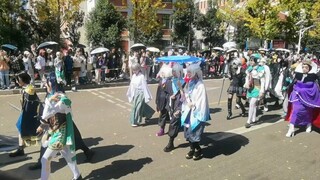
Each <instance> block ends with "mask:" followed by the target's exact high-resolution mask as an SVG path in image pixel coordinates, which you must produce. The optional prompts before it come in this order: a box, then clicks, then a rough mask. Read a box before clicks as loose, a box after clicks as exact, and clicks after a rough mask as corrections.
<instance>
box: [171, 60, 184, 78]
mask: <svg viewBox="0 0 320 180" xmlns="http://www.w3.org/2000/svg"><path fill="white" fill-rule="evenodd" d="M172 72H176V74H177V77H182V76H183V67H182V66H181V65H180V64H178V63H175V64H174V65H173V67H172Z"/></svg>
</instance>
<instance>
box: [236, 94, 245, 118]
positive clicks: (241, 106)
mask: <svg viewBox="0 0 320 180" xmlns="http://www.w3.org/2000/svg"><path fill="white" fill-rule="evenodd" d="M237 104H239V106H240V109H241V111H242V113H241V116H242V117H246V116H247V115H246V108H245V107H244V105H243V104H242V101H241V99H240V97H237Z"/></svg>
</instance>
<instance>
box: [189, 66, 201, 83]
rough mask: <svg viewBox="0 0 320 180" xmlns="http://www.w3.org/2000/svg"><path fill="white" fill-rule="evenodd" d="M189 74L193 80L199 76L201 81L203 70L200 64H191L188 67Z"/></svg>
mask: <svg viewBox="0 0 320 180" xmlns="http://www.w3.org/2000/svg"><path fill="white" fill-rule="evenodd" d="M187 72H190V73H191V78H193V77H195V76H197V77H198V78H199V79H202V70H201V67H200V64H198V63H195V64H190V65H189V66H188V67H187Z"/></svg>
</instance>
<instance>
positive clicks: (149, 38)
mask: <svg viewBox="0 0 320 180" xmlns="http://www.w3.org/2000/svg"><path fill="white" fill-rule="evenodd" d="M131 2H132V12H133V14H132V16H131V17H130V19H129V22H128V27H129V31H130V32H132V33H130V38H131V39H133V41H134V42H135V43H137V42H139V43H144V44H148V45H152V44H154V43H155V42H157V41H158V40H160V39H161V38H162V34H163V33H162V29H163V25H162V24H161V23H160V22H159V18H158V15H157V11H158V10H159V9H161V8H164V4H163V3H162V0H131Z"/></svg>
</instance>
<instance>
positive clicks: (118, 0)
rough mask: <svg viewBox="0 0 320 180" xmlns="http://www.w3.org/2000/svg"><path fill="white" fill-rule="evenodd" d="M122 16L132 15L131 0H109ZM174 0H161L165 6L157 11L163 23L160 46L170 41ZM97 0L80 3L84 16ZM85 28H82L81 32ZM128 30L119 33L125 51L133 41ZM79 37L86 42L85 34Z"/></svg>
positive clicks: (82, 41)
mask: <svg viewBox="0 0 320 180" xmlns="http://www.w3.org/2000/svg"><path fill="white" fill-rule="evenodd" d="M109 1H110V2H111V3H112V4H113V5H114V6H115V7H116V8H117V9H118V11H119V12H121V14H122V15H123V16H124V17H130V16H131V15H132V3H131V0H109ZM175 1H176V0H162V2H163V3H164V5H165V8H163V9H161V10H159V11H158V17H159V21H160V22H161V23H162V24H163V25H164V28H163V30H162V31H163V37H162V44H161V45H160V46H166V45H169V44H170V42H171V33H172V28H171V27H172V25H171V15H172V14H173V12H174V7H173V3H174V2H175ZM96 2H97V0H86V1H85V2H84V3H82V5H81V9H82V10H83V11H84V12H85V14H86V16H87V15H88V14H89V13H90V12H91V11H92V9H93V8H94V7H95V5H96ZM84 31H85V30H84V29H83V30H82V32H84ZM129 33H130V32H129V31H127V30H126V31H123V32H122V34H121V46H122V49H124V50H125V51H127V52H128V51H129V49H130V46H131V45H133V41H131V40H130V38H129ZM83 34H84V33H82V37H81V39H80V42H81V43H83V44H88V42H87V40H86V37H85V35H83Z"/></svg>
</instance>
